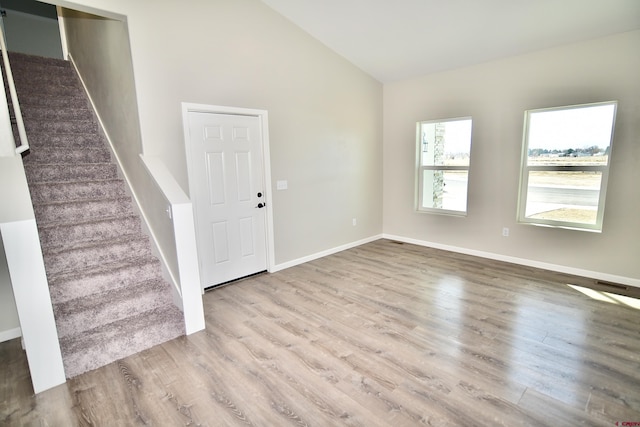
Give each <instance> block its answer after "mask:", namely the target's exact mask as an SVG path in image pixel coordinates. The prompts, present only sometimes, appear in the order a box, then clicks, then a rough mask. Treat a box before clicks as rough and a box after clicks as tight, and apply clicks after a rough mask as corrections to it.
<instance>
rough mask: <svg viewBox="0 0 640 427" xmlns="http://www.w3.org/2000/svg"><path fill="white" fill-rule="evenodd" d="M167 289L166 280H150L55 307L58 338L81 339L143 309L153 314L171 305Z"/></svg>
mask: <svg viewBox="0 0 640 427" xmlns="http://www.w3.org/2000/svg"><path fill="white" fill-rule="evenodd" d="M167 288H168V284H167V283H165V282H164V280H149V281H145V282H139V283H132V284H130V286H126V287H122V288H116V289H109V290H107V291H105V292H102V293H97V294H93V295H89V296H85V297H82V298H77V299H74V300H70V301H67V302H64V303H61V304H55V305H54V308H53V311H54V314H55V316H56V319H57V322H56V325H57V328H58V337H59V338H64V337H68V336H72V335H79V334H82V333H83V332H86V331H88V330H90V329H94V328H97V327H98V326H100V325H104V324H105V323H112V322H117V321H119V320H122V319H126V318H128V317H132V316H135V315H136V314H138V313H139V312H140V307H145V308H146V310H152V309H155V308H158V307H162V306H165V305H169V304H171V303H172V301H171V294H170V293H169V292H165V291H166V290H167Z"/></svg>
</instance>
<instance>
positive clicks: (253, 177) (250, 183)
mask: <svg viewBox="0 0 640 427" xmlns="http://www.w3.org/2000/svg"><path fill="white" fill-rule="evenodd" d="M188 127H189V138H190V151H191V161H190V167H191V168H192V169H193V170H192V171H190V176H191V177H192V178H194V179H192V181H195V182H192V183H191V184H190V187H191V191H192V193H193V192H195V194H192V195H191V199H192V202H193V205H194V212H195V216H196V240H197V244H198V252H199V254H198V257H199V260H200V271H201V275H202V281H203V287H204V288H208V287H211V286H216V285H219V284H221V283H225V282H228V281H231V280H234V279H238V278H241V277H244V276H248V275H251V274H255V273H259V272H261V271H265V270H266V269H267V249H266V248H267V245H266V227H265V224H266V221H265V219H266V218H265V212H266V209H264V207H265V205H266V197H265V184H264V171H263V152H262V129H261V125H260V119H259V118H258V117H256V116H247V115H234V114H216V113H203V112H189V113H188Z"/></svg>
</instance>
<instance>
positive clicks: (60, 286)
mask: <svg viewBox="0 0 640 427" xmlns="http://www.w3.org/2000/svg"><path fill="white" fill-rule="evenodd" d="M160 269H161V267H160V261H158V259H157V258H155V257H152V256H150V255H147V256H141V257H138V258H127V259H126V260H124V261H122V262H120V263H111V264H109V265H100V266H97V267H94V268H91V269H85V270H82V271H81V272H72V273H67V274H58V275H49V289H50V292H51V301H52V302H53V303H54V304H59V303H63V302H65V301H69V300H72V299H76V298H82V297H86V296H88V295H91V294H95V293H101V292H106V291H107V290H109V289H116V288H121V287H123V286H127V285H128V284H129V282H130V281H131V278H132V277H144V278H146V280H152V279H161V278H162V276H161V274H160V271H161V270H160Z"/></svg>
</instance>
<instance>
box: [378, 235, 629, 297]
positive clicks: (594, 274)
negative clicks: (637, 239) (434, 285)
mask: <svg viewBox="0 0 640 427" xmlns="http://www.w3.org/2000/svg"><path fill="white" fill-rule="evenodd" d="M382 237H383V238H385V239H390V240H397V241H399V242H404V243H411V244H413V245H418V246H425V247H428V248H434V249H442V250H445V251H450V252H457V253H461V254H465V255H472V256H477V257H480V258H487V259H492V260H495V261H503V262H508V263H511V264H519V265H524V266H527V267H534V268H540V269H543V270H549V271H555V272H557V273H565V274H571V275H573V276H580V277H586V278H590V279H596V280H603V281H606V282H611V283H620V284H622V285H628V286H634V287H638V288H640V279H634V278H632V277H625V276H618V275H615V274H609V273H602V272H599V271H591V270H584V269H581V268H574V267H568V266H565V265H558V264H551V263H547V262H542V261H534V260H530V259H525V258H517V257H512V256H508V255H501V254H496V253H493V252H485V251H478V250H475V249H467V248H461V247H458V246H451V245H443V244H441V243H435V242H428V241H425V240H418V239H412V238H409V237H403V236H396V235H393V234H383V235H382Z"/></svg>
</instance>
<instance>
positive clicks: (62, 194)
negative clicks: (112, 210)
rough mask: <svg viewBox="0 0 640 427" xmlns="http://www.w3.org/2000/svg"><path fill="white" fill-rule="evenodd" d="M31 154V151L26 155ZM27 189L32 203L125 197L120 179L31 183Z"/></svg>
mask: <svg viewBox="0 0 640 427" xmlns="http://www.w3.org/2000/svg"><path fill="white" fill-rule="evenodd" d="M32 155H33V153H31V154H30V155H29V156H27V157H31V156H32ZM25 163H26V162H25ZM29 189H30V191H31V200H32V201H33V203H34V204H41V203H51V202H63V201H66V202H69V201H74V200H78V201H80V200H90V199H105V198H106V199H115V198H120V197H127V193H126V191H125V187H124V181H122V180H121V179H108V180H100V181H76V182H61V183H58V182H53V183H52V182H41V183H31V185H30V186H29Z"/></svg>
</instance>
